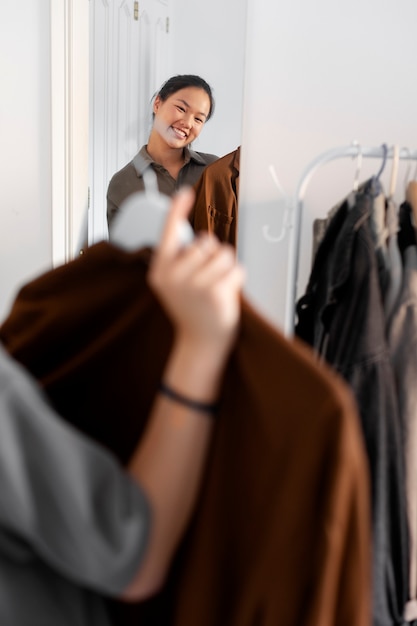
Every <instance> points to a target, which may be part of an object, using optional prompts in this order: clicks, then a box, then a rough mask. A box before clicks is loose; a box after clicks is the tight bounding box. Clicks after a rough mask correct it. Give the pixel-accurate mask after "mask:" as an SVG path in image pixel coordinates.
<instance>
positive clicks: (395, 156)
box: [388, 146, 400, 200]
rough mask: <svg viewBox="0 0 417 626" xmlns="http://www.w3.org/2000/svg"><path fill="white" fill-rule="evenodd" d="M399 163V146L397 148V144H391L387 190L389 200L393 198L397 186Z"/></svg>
mask: <svg viewBox="0 0 417 626" xmlns="http://www.w3.org/2000/svg"><path fill="white" fill-rule="evenodd" d="M399 163H400V148H399V146H393V148H392V167H391V178H390V184H389V192H388V198H389V199H390V200H392V199H393V197H394V194H395V189H396V187H397V178H398V166H399Z"/></svg>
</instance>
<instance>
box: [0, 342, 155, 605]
mask: <svg viewBox="0 0 417 626" xmlns="http://www.w3.org/2000/svg"><path fill="white" fill-rule="evenodd" d="M149 524H150V509H149V505H148V502H147V500H146V498H145V496H144V494H143V493H142V492H141V491H140V489H139V488H138V486H137V485H136V484H135V483H134V481H133V480H132V479H131V478H129V477H128V476H127V475H126V473H125V472H124V471H123V469H122V468H121V467H120V465H119V464H118V462H117V461H116V459H115V458H113V456H112V455H111V454H110V453H109V452H107V451H106V450H105V449H104V448H102V447H100V446H99V445H96V444H95V443H94V442H92V441H90V440H88V439H87V438H86V437H84V436H83V435H82V434H81V433H79V432H78V431H76V430H75V429H74V428H72V427H71V426H70V425H69V424H67V423H65V422H64V421H63V420H62V419H61V418H60V417H59V416H57V415H56V414H55V413H54V412H53V410H52V409H51V407H50V406H49V405H48V403H47V401H46V399H45V398H44V397H43V395H42V393H41V391H40V389H39V388H38V387H37V385H36V384H35V382H34V381H32V379H31V378H30V377H29V375H28V374H27V373H26V372H25V371H24V370H23V368H21V367H20V366H19V365H18V364H17V363H15V362H13V361H12V360H11V359H10V358H9V357H8V356H7V355H6V354H5V352H4V351H3V349H2V348H0V530H1V532H2V534H4V533H6V535H7V534H10V536H11V537H13V538H16V539H19V540H20V541H19V543H22V544H23V545H26V546H28V550H29V551H30V553H32V554H33V555H34V556H35V555H36V556H37V557H38V558H40V559H41V560H43V561H44V562H45V563H47V564H48V565H49V566H50V567H51V568H52V569H54V570H56V571H57V572H59V573H60V574H62V575H64V576H66V577H68V578H69V579H70V580H72V581H73V582H75V583H78V584H80V585H83V586H87V587H90V588H93V589H95V590H97V591H100V592H103V593H109V594H119V593H120V592H121V591H123V590H124V589H125V588H126V586H127V585H128V584H129V583H130V582H131V580H132V579H133V577H134V575H135V574H136V572H137V570H138V569H139V565H140V562H141V559H142V556H143V553H144V549H145V546H146V542H147V538H148V532H149ZM11 543H13V542H11Z"/></svg>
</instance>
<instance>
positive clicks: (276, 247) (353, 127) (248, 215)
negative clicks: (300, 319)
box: [239, 0, 417, 326]
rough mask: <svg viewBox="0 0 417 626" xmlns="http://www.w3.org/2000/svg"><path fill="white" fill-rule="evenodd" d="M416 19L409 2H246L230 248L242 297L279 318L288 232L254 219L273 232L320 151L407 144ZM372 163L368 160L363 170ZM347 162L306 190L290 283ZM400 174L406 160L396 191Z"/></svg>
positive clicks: (415, 102)
mask: <svg viewBox="0 0 417 626" xmlns="http://www.w3.org/2000/svg"><path fill="white" fill-rule="evenodd" d="M416 24H417V3H416V2H415V0H398V2H396V3H394V2H392V1H391V0H368V2H362V1H361V0H349V2H347V3H337V2H334V1H333V0H317V1H316V2H309V1H308V0H292V1H291V2H279V3H276V2H272V1H271V0H248V26H247V28H248V30H247V35H248V38H247V52H246V59H247V64H246V75H245V104H244V121H243V140H242V143H243V152H242V168H241V187H240V193H241V205H240V210H239V211H240V212H239V216H240V221H239V229H240V230H239V237H240V240H239V254H240V256H241V258H242V259H243V261H244V262H245V264H246V265H247V268H248V285H247V293H248V295H249V296H250V297H251V298H252V299H253V300H254V301H255V302H256V303H257V304H258V306H260V307H261V309H262V310H263V311H264V313H265V314H266V315H267V316H268V317H269V318H270V319H271V321H273V322H275V323H277V324H278V325H280V326H282V325H283V324H284V323H285V298H286V287H287V284H286V276H287V270H288V242H289V232H287V234H286V236H285V238H284V239H283V240H282V241H280V242H277V243H268V242H267V241H266V240H265V238H264V237H263V235H262V227H263V226H264V225H269V228H270V230H269V233H271V234H272V235H273V236H275V235H278V234H279V233H280V232H281V226H282V219H283V213H284V209H285V206H286V203H287V204H288V202H289V203H291V201H292V198H293V197H294V195H295V191H296V187H297V182H298V181H299V179H300V177H301V175H302V172H303V171H304V169H305V168H306V166H307V165H308V164H309V163H310V161H311V160H312V159H314V158H315V157H316V156H317V155H318V154H320V153H322V152H324V151H326V150H328V149H330V148H333V147H336V146H340V145H346V144H350V143H351V142H352V141H353V140H358V141H359V142H360V143H362V144H363V145H376V146H379V145H381V144H382V143H388V144H389V145H392V144H400V145H401V146H408V147H410V148H412V149H414V150H416V149H417V123H416V111H417V83H416V65H417V37H416V35H415V25H416ZM270 165H273V167H274V170H275V172H276V174H277V176H278V178H279V181H280V183H281V185H282V187H283V188H284V191H285V194H286V195H284V196H283V195H282V194H280V193H279V191H278V189H277V187H276V185H275V183H274V182H273V178H272V176H271V173H270V171H269V169H268V168H269V166H270ZM378 167H379V163H375V162H373V163H369V162H368V163H367V166H366V167H364V168H363V174H362V177H363V178H365V177H367V173H369V172H370V173H376V171H377V169H378ZM354 170H355V162H354V161H352V160H351V159H350V160H349V161H344V162H337V163H336V162H334V163H332V164H329V165H327V166H324V167H323V168H322V170H320V174H318V175H317V176H315V177H314V179H313V180H312V182H311V184H310V186H309V188H308V192H307V196H306V206H305V212H304V217H303V229H302V254H301V259H300V260H301V267H300V278H299V291H300V290H301V291H302V290H303V289H304V287H305V281H306V280H307V277H308V271H309V269H310V259H311V256H310V255H311V238H312V237H311V220H312V219H313V216H324V215H325V214H326V212H327V211H328V210H329V209H330V208H331V207H332V206H333V204H335V203H336V202H337V201H338V200H340V199H342V198H343V197H344V196H345V195H346V193H347V192H349V191H350V189H351V185H352V181H353V177H354ZM386 173H387V175H388V174H389V168H386ZM403 178H404V167H403V168H402V169H401V171H400V176H399V183H398V189H397V196H402V194H403V187H402V181H403Z"/></svg>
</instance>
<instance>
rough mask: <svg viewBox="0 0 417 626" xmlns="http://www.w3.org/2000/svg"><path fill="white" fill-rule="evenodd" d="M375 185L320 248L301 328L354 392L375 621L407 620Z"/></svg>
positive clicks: (400, 468) (399, 461)
mask: <svg viewBox="0 0 417 626" xmlns="http://www.w3.org/2000/svg"><path fill="white" fill-rule="evenodd" d="M372 203H373V193H372V185H370V186H368V187H367V188H366V189H365V190H364V191H363V192H360V193H358V194H357V195H356V202H355V205H354V206H353V207H352V208H350V207H349V206H348V203H347V202H345V203H343V204H342V206H341V207H340V209H339V211H338V212H337V213H336V215H335V216H334V217H333V219H332V220H331V222H330V224H329V225H328V227H327V230H326V233H325V236H324V239H323V240H322V242H321V244H320V246H319V249H318V250H317V253H316V257H315V262H314V265H313V268H312V272H311V275H310V278H309V282H308V286H307V289H306V293H305V294H304V296H302V298H301V299H300V300H299V301H298V303H297V315H298V321H297V324H296V329H295V332H296V335H297V336H298V337H300V338H302V339H304V340H305V341H306V342H307V343H308V344H310V345H311V346H313V347H314V349H315V351H316V353H317V354H318V355H320V356H321V357H322V358H323V359H325V360H326V361H327V363H329V364H331V365H332V367H333V368H334V369H335V370H336V371H337V372H338V373H339V374H341V375H342V376H343V378H344V379H345V380H346V381H347V382H348V383H349V385H350V387H351V389H352V390H353V392H354V395H355V398H356V400H357V403H358V407H359V412H360V416H361V422H362V429H363V434H364V437H365V443H366V449H367V453H368V460H369V466H370V470H371V487H372V491H371V493H372V507H373V588H374V598H373V604H374V606H373V623H374V626H393V625H394V624H402V623H403V611H404V606H405V604H406V601H407V596H408V562H409V546H408V527H407V510H406V499H405V488H404V481H405V469H404V462H403V461H404V451H403V447H402V433H401V427H400V422H399V415H398V405H397V397H396V390H395V384H394V377H393V371H392V366H391V362H390V354H389V351H388V346H387V342H386V335H385V315H384V307H383V301H382V294H381V290H380V273H379V266H378V262H377V257H376V254H375V245H374V238H373V236H372V231H371V227H370V221H369V218H370V215H371V211H372Z"/></svg>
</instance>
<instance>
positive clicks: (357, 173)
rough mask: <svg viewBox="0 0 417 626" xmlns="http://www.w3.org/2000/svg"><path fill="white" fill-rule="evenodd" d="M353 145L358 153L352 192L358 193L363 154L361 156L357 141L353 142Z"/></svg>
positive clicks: (360, 148)
mask: <svg viewBox="0 0 417 626" xmlns="http://www.w3.org/2000/svg"><path fill="white" fill-rule="evenodd" d="M353 143H354V144H355V146H356V147H357V148H358V153H357V155H356V171H355V178H354V179H353V187H352V189H353V191H358V188H359V176H360V174H361V170H362V160H363V154H362V146H361V144H360V143H358V142H357V141H354V142H353Z"/></svg>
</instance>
